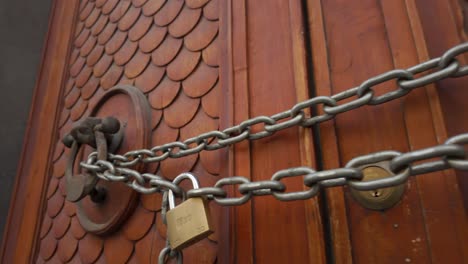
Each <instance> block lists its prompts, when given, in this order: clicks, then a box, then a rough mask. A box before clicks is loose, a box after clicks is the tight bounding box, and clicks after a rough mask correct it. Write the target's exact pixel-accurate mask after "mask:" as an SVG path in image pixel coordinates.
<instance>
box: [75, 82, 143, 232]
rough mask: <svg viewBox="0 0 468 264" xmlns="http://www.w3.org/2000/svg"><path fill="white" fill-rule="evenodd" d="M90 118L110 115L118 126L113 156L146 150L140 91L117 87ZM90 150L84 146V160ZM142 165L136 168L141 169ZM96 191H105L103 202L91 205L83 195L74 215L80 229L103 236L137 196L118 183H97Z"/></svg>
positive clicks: (129, 210)
mask: <svg viewBox="0 0 468 264" xmlns="http://www.w3.org/2000/svg"><path fill="white" fill-rule="evenodd" d="M90 116H96V117H101V118H104V117H108V116H113V117H115V118H117V119H118V120H119V121H120V123H121V130H123V131H122V132H123V140H122V142H121V144H120V146H119V147H118V149H117V151H116V153H119V154H122V153H125V152H127V151H129V150H132V149H140V148H146V147H147V146H148V145H149V143H150V142H149V140H150V133H151V128H150V122H151V110H150V106H149V104H148V101H147V99H146V97H145V96H144V94H143V93H141V91H140V90H138V89H137V88H135V87H133V86H126V85H120V86H116V87H114V88H112V89H111V90H109V91H108V92H107V93H105V94H104V95H103V96H102V97H101V98H100V99H99V101H98V103H97V104H96V106H95V107H94V109H92V112H91V115H90ZM91 151H93V149H91V148H90V147H86V148H84V150H83V152H82V153H83V156H82V157H86V156H87V155H88V154H89V153H91ZM143 166H144V165H143V164H140V165H138V166H136V169H137V170H139V171H141V170H143V169H144V168H143ZM96 187H97V188H104V189H105V190H106V198H105V200H104V201H103V202H100V203H94V202H93V201H91V199H90V197H89V196H87V197H85V198H83V199H82V200H81V201H79V202H78V203H77V216H78V219H79V221H80V223H81V225H82V226H83V228H84V229H85V230H86V231H88V232H92V233H94V234H99V235H106V234H109V233H112V232H113V231H115V230H116V229H117V228H118V227H119V226H120V225H121V224H122V223H123V222H124V221H125V220H126V219H127V218H128V216H129V215H130V214H131V213H132V212H133V209H134V208H135V206H136V204H137V201H138V194H137V192H135V191H133V190H132V189H131V188H128V186H126V185H125V184H124V183H121V182H107V181H103V180H99V182H98V183H97V185H96Z"/></svg>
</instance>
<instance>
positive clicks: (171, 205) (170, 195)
mask: <svg viewBox="0 0 468 264" xmlns="http://www.w3.org/2000/svg"><path fill="white" fill-rule="evenodd" d="M187 179H188V180H190V181H191V182H192V185H193V189H199V188H200V183H199V182H198V179H197V177H195V176H194V175H193V174H191V173H188V172H184V173H181V174H179V175H178V176H177V177H175V179H174V180H173V181H172V183H174V184H175V185H179V183H180V182H181V181H183V180H187ZM184 196H185V195H184ZM184 198H185V197H184ZM168 199H169V210H172V209H174V207H175V197H174V193H173V192H172V190H171V189H169V191H168Z"/></svg>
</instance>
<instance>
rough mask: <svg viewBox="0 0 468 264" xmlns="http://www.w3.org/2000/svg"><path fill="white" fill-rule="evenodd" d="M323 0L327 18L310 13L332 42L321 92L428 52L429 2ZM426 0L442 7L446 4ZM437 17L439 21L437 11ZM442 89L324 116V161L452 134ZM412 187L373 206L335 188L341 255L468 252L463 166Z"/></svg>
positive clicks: (419, 258) (403, 257)
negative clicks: (389, 204)
mask: <svg viewBox="0 0 468 264" xmlns="http://www.w3.org/2000/svg"><path fill="white" fill-rule="evenodd" d="M317 2H318V1H317ZM320 2H321V5H320V4H318V3H314V4H313V5H312V6H311V7H310V8H309V10H310V12H311V13H313V14H317V15H322V13H320V12H319V11H317V10H316V9H315V10H314V9H313V7H315V8H317V7H321V10H322V12H323V22H322V21H320V20H319V19H314V18H311V19H310V23H311V27H310V28H311V29H312V35H313V34H314V33H315V34H318V36H319V37H318V38H317V37H316V38H315V41H313V43H317V42H324V43H326V44H325V45H326V46H325V47H324V46H322V45H323V44H322V43H320V44H318V46H319V48H320V49H319V52H317V53H314V72H315V73H316V75H315V76H316V82H317V83H316V87H317V94H335V93H337V92H340V91H343V90H345V89H348V88H351V87H353V86H356V85H359V84H360V83H361V82H362V81H364V80H366V79H367V78H369V77H372V76H374V75H376V74H379V73H382V72H384V71H387V70H390V69H393V68H406V67H408V66H411V65H414V64H416V63H418V62H420V61H424V60H426V59H427V58H428V57H427V54H426V53H424V50H426V48H427V47H426V46H425V40H424V35H423V32H422V28H421V24H420V20H419V16H418V10H423V8H422V7H417V6H416V5H415V2H414V1H373V0H369V1H359V2H352V3H351V2H343V1H335V0H326V1H320ZM420 2H421V5H424V6H425V8H427V9H430V10H432V11H433V12H434V11H435V10H438V8H437V6H438V5H441V6H445V5H446V3H443V2H444V1H432V4H429V3H427V2H426V1H424V4H423V3H422V2H423V1H420ZM436 2H437V3H436ZM337 6H340V8H337ZM445 17H446V18H447V17H449V16H445ZM430 20H431V21H432V23H435V24H438V22H436V20H434V16H433V15H432V16H431V18H430ZM322 23H323V24H322ZM442 27H443V28H445V27H444V26H441V28H442ZM322 28H323V29H322ZM428 30H429V29H428ZM430 30H432V29H430ZM434 41H435V42H438V41H439V40H436V39H434ZM454 44H456V43H452V44H451V45H454ZM445 48H448V46H447V47H445ZM440 52H442V50H441V51H440ZM440 55H441V54H440V53H438V54H433V55H432V56H440ZM464 82H465V83H466V80H465V81H464ZM390 89H392V84H391V83H388V84H387V85H381V86H379V87H377V90H378V91H377V93H378V94H379V93H381V92H384V91H388V90H390ZM434 89H435V88H434V86H433V85H429V86H428V87H426V89H425V90H424V89H420V90H418V91H414V92H412V93H411V94H410V95H408V96H407V97H405V98H402V99H400V100H397V101H394V102H389V103H386V104H384V105H380V106H377V107H363V108H362V109H357V110H354V111H352V112H350V113H346V114H342V115H341V116H339V117H338V118H337V119H336V120H335V121H334V124H324V125H321V126H320V127H321V128H320V130H321V135H322V137H321V143H322V145H323V146H327V148H326V149H324V151H323V155H324V156H323V157H324V160H323V162H324V166H325V168H334V167H338V166H343V165H345V164H346V162H347V161H349V160H350V159H351V158H353V157H355V156H358V155H362V154H365V153H369V152H372V151H379V150H387V149H392V150H398V151H408V150H412V149H418V148H424V147H428V146H431V145H434V144H437V143H440V142H443V141H444V139H445V138H446V133H445V124H444V119H443V116H442V113H441V110H440V107H439V98H438V95H437V93H435V92H434ZM465 112H466V111H465ZM406 187H407V190H406V192H405V196H404V197H403V200H402V201H401V202H400V203H398V204H397V205H396V206H395V207H393V208H391V209H389V210H386V211H385V212H375V211H370V210H366V209H364V208H363V207H361V206H360V205H359V204H357V203H356V202H355V201H354V200H353V199H352V197H351V196H350V194H349V192H348V190H346V188H337V189H335V190H327V197H328V199H329V200H328V204H329V206H330V207H329V209H330V219H329V221H330V226H331V230H330V232H331V237H332V238H335V239H334V240H333V243H332V248H333V257H334V258H335V260H336V261H337V262H339V263H345V262H347V263H350V262H356V263H399V262H405V261H406V262H416V263H428V262H434V263H448V262H450V263H463V262H466V256H465V254H466V253H465V252H466V242H465V241H466V238H467V236H466V235H465V234H466V230H467V227H468V226H467V218H466V211H464V208H463V205H462V203H461V196H460V189H459V188H458V185H457V182H456V180H455V175H454V173H453V172H452V171H445V172H437V173H431V174H429V175H423V176H418V177H416V178H412V179H410V181H409V182H408V183H407V184H406ZM462 234H463V235H462Z"/></svg>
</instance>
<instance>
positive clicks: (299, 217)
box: [1, 0, 468, 263]
mask: <svg viewBox="0 0 468 264" xmlns="http://www.w3.org/2000/svg"><path fill="white" fill-rule="evenodd" d="M461 14H462V13H461V7H460V5H459V2H458V1H456V0H451V1H442V0H428V1H422V0H421V1H419V0H394V1H393V0H392V1H384V0H382V1H378V0H364V1H338V0H308V1H306V0H272V1H270V0H269V1H258V0H67V1H62V0H56V1H54V5H53V8H52V11H51V19H50V25H49V33H48V36H47V42H46V45H45V46H46V48H45V51H44V55H43V66H42V68H41V71H40V74H39V79H38V83H37V87H36V90H35V99H34V103H33V106H32V112H31V116H30V127H29V130H28V137H27V141H26V142H25V146H24V149H23V156H22V162H21V165H20V170H19V172H18V176H17V183H16V187H15V192H14V193H15V194H14V196H13V198H12V206H11V209H10V215H9V222H8V226H7V227H6V230H5V238H4V240H3V246H2V253H1V259H2V262H4V263H31V262H32V263H66V262H72V263H157V257H158V254H159V251H160V250H161V249H162V248H163V247H164V246H165V240H166V230H165V225H164V224H163V223H162V218H161V203H162V201H161V199H162V198H161V194H151V195H139V196H138V197H137V200H136V201H137V202H136V204H135V207H134V208H133V211H132V212H131V213H130V214H129V217H128V219H125V220H124V221H123V223H122V224H121V226H120V227H119V228H117V229H116V230H115V231H114V232H112V233H110V234H107V235H96V234H92V233H90V232H86V231H85V230H84V229H83V227H82V226H81V224H80V221H79V219H78V217H77V209H76V208H77V207H76V205H75V204H74V203H71V202H68V201H67V200H66V199H65V196H66V186H65V179H64V173H65V167H66V159H67V157H68V156H69V154H70V153H69V150H68V149H67V148H65V147H64V146H63V144H62V143H61V142H60V139H61V138H62V137H63V136H64V135H65V134H66V133H68V132H69V131H70V129H71V128H72V127H73V126H74V125H75V124H76V123H78V122H79V121H81V120H83V119H84V118H85V117H87V116H89V115H90V114H91V112H92V111H93V109H94V108H95V107H96V105H98V101H99V100H100V99H101V98H102V96H103V94H105V93H106V92H108V91H109V90H110V89H111V88H112V87H113V86H115V85H131V86H135V87H136V88H138V89H139V90H140V91H141V93H143V94H144V97H145V98H146V99H147V102H148V103H149V106H150V108H149V109H150V110H149V111H150V118H149V120H148V122H149V124H150V128H149V131H150V132H149V133H150V134H149V135H150V137H149V138H150V140H149V143H148V144H149V145H148V146H147V147H151V146H156V145H161V144H164V143H168V142H172V141H175V140H184V139H187V138H191V137H193V136H195V135H198V134H200V133H203V132H207V131H211V130H218V129H224V128H226V127H228V126H231V125H234V124H238V123H240V122H242V121H243V120H245V119H248V118H250V117H254V116H259V115H267V116H268V115H272V114H275V113H278V112H281V111H284V110H286V109H289V108H290V107H291V106H292V105H294V104H295V103H297V102H299V101H302V100H306V99H308V98H311V97H314V96H316V95H332V94H336V93H338V92H340V91H344V90H346V89H349V88H351V87H354V86H356V85H359V84H360V83H361V82H362V81H364V80H366V79H368V78H370V77H372V76H375V75H377V74H380V73H382V72H385V71H388V70H391V69H393V68H407V67H410V66H412V65H415V64H417V63H419V62H422V61H425V60H427V59H428V58H429V57H430V56H431V57H435V56H440V55H441V53H442V52H443V50H445V49H447V48H449V47H451V46H453V45H455V44H458V43H460V42H463V41H466V36H465V34H464V33H463V28H462V24H463V23H462V21H463V18H462V16H461ZM433 17H440V18H443V19H440V20H437V21H435V20H434V19H433ZM440 21H443V23H442V22H441V23H435V22H440ZM440 36H443V37H440ZM464 59H465V58H460V60H461V61H463V60H464ZM463 84H466V78H461V79H456V80H447V81H441V82H438V83H437V85H427V87H425V88H423V89H419V90H418V91H414V92H412V93H411V94H410V95H408V96H407V97H404V98H401V99H398V100H395V101H392V102H389V103H386V104H383V105H380V106H374V107H363V108H360V109H356V110H353V111H352V112H349V113H345V114H342V115H340V116H339V117H337V118H336V119H334V120H331V121H327V122H325V123H322V124H320V125H319V126H315V127H313V128H296V127H295V128H289V129H287V130H284V131H281V132H278V133H276V134H274V135H273V136H271V137H267V138H264V139H260V140H257V141H251V142H249V141H244V142H242V143H238V144H236V145H235V146H232V147H229V148H225V149H222V150H217V151H202V152H201V153H200V154H194V155H190V156H187V157H183V158H179V159H167V160H165V161H162V162H160V163H159V164H156V163H155V164H152V165H150V166H148V167H146V168H145V171H148V172H151V173H156V174H158V175H162V176H164V177H166V178H168V179H173V178H174V177H175V176H177V175H178V174H179V173H181V172H187V171H191V172H193V173H194V174H195V175H197V176H198V177H199V179H200V181H201V185H202V186H204V187H206V186H213V185H214V183H215V182H216V181H217V180H218V179H220V178H223V177H229V176H234V175H242V176H245V177H247V178H249V179H251V180H252V181H254V180H255V181H259V180H267V179H270V177H271V175H272V174H273V173H274V172H276V171H278V170H281V169H285V168H289V167H295V166H301V165H303V166H309V167H314V168H317V170H325V169H332V168H338V167H342V166H344V165H345V164H346V162H347V161H349V160H350V159H352V158H353V157H356V156H358V155H363V154H367V153H370V152H374V151H379V150H385V149H392V150H398V151H402V152H403V151H408V150H413V149H419V148H423V147H428V146H432V145H434V144H437V143H441V142H443V141H444V140H445V139H446V138H447V134H449V135H452V134H455V133H459V132H466V129H467V124H468V122H465V121H463V120H462V118H463V117H464V114H465V113H466V110H465V109H464V108H465V107H464V106H465V104H464V100H463V98H466V96H465V97H464V95H467V94H468V92H467V91H463V90H462V88H463ZM379 88H381V90H379V92H380V91H382V92H383V91H388V90H390V89H391V87H379ZM465 90H466V89H465ZM119 102H120V101H118V100H117V102H115V103H113V104H111V105H110V106H109V109H110V110H109V111H113V109H119V108H125V106H124V105H120V104H119ZM315 110H316V111H318V112H319V113H320V112H321V111H323V109H315ZM260 129H262V128H261V127H260V126H253V127H252V131H253V132H255V131H259V130H260ZM130 139H132V138H130ZM124 140H126V139H124ZM127 140H128V139H127ZM458 177H459V178H458V180H457V174H455V172H453V171H444V172H437V173H431V174H430V175H424V176H418V177H417V178H412V179H410V181H409V182H408V183H407V184H406V191H405V195H404V196H403V199H402V200H401V201H400V202H399V203H398V204H396V205H395V206H394V207H392V208H390V209H388V210H385V211H373V210H368V209H365V208H363V207H362V206H361V205H359V204H358V203H357V202H356V201H355V200H354V199H353V198H352V197H351V195H350V192H349V190H348V189H347V188H346V187H335V188H330V189H327V190H322V192H321V194H320V195H319V197H317V198H314V199H310V200H305V201H294V202H287V203H285V202H280V201H278V200H276V199H274V198H273V197H270V196H266V197H255V198H253V199H252V200H250V201H249V202H247V203H246V204H244V205H242V206H236V207H221V206H219V205H217V204H215V203H211V204H210V207H211V210H212V218H213V220H214V224H215V230H216V232H215V233H214V234H213V235H211V236H210V237H208V238H207V239H205V240H203V241H202V242H200V243H197V244H195V245H193V246H191V247H189V248H187V249H186V250H184V260H185V262H186V263H287V262H290V263H334V262H335V263H352V262H356V263H395V262H397V263H402V262H403V263H404V262H407V263H409V262H412V263H413V262H414V263H428V262H434V263H465V262H467V261H468V255H467V252H468V250H467V249H468V223H467V214H466V209H465V208H466V207H464V206H466V204H467V203H465V205H464V203H463V198H465V199H467V198H466V197H468V196H467V193H468V190H467V189H466V187H465V189H463V186H466V183H467V182H468V181H466V179H463V178H462V173H458ZM465 178H466V177H465ZM285 182H287V183H288V191H297V190H302V188H304V186H303V183H302V180H301V179H299V178H295V179H286V180H285ZM113 184H114V183H113ZM115 184H118V183H115ZM460 186H462V187H460ZM227 191H228V192H229V194H230V195H231V196H237V195H240V194H238V193H236V191H235V190H234V188H231V189H227ZM86 199H89V198H86ZM467 207H468V206H467Z"/></svg>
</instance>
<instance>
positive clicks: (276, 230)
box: [247, 1, 320, 263]
mask: <svg viewBox="0 0 468 264" xmlns="http://www.w3.org/2000/svg"><path fill="white" fill-rule="evenodd" d="M289 8H290V6H289V5H288V3H287V2H286V1H269V2H268V4H267V3H265V2H262V1H248V4H247V11H248V19H247V25H248V50H249V56H248V59H249V61H248V64H249V98H250V116H258V115H271V114H274V113H277V112H280V111H282V110H283V109H287V108H290V107H291V106H292V105H293V104H295V103H296V102H297V97H298V95H297V91H296V89H295V88H294V86H295V85H296V83H295V80H294V60H293V57H294V56H293V53H292V52H293V49H294V48H297V47H296V46H294V47H293V46H291V39H290V38H291V35H290V32H291V26H292V25H291V24H290V21H289V13H290V12H291V10H289ZM296 15H299V14H297V13H296ZM296 26H297V25H296ZM302 89H307V88H306V87H303V88H302ZM298 137H299V134H298V130H297V128H294V129H289V130H287V131H282V132H277V133H276V134H275V135H274V136H271V137H269V138H267V139H262V140H258V141H255V142H251V151H252V152H251V162H252V180H255V181H259V180H266V179H269V178H270V177H271V175H272V174H273V173H274V172H276V171H278V170H281V169H285V168H289V167H292V166H300V165H308V164H301V155H300V151H299V149H300V144H301V142H300V141H299V139H298ZM280 157H283V158H280ZM284 157H287V158H284ZM310 165H313V164H310ZM285 182H287V183H288V184H287V185H288V190H287V191H297V190H301V189H302V188H303V183H302V180H301V179H299V178H296V179H291V180H286V181H285ZM308 202H313V203H315V202H316V201H315V200H312V201H306V202H303V201H294V202H288V203H285V202H279V201H277V200H275V199H274V198H273V197H259V198H257V199H254V200H253V202H252V203H253V207H254V216H253V221H254V222H253V225H254V247H255V258H254V261H255V262H256V263H274V262H276V263H281V262H292V263H300V262H304V259H308V260H309V261H317V260H318V261H320V258H317V256H312V255H311V254H312V253H313V252H310V251H309V246H308V244H306V243H303V242H302V243H301V242H299V241H307V240H308V238H309V237H308V234H307V232H304V228H305V227H306V226H307V225H308V224H312V225H314V224H319V223H308V222H307V219H308V216H307V215H306V214H307V209H306V206H305V203H308Z"/></svg>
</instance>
